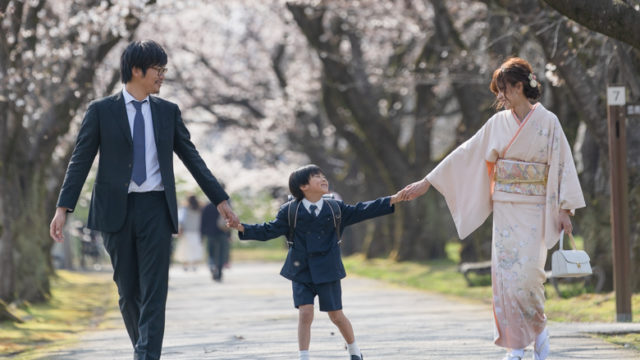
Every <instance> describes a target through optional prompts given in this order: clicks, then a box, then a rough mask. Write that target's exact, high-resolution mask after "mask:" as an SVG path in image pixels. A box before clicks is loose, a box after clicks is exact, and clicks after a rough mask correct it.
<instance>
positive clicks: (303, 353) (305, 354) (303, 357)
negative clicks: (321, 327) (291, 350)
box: [300, 350, 310, 360]
mask: <svg viewBox="0 0 640 360" xmlns="http://www.w3.org/2000/svg"><path fill="white" fill-rule="evenodd" d="M309 359H310V358H309V350H300V360H309Z"/></svg>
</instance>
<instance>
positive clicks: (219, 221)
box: [200, 204, 231, 282]
mask: <svg viewBox="0 0 640 360" xmlns="http://www.w3.org/2000/svg"><path fill="white" fill-rule="evenodd" d="M200 233H201V235H202V236H203V237H204V238H205V239H207V254H208V258H209V261H208V264H209V270H210V271H211V277H212V278H213V280H215V281H217V282H221V281H222V269H224V267H225V266H226V265H227V264H228V263H229V253H230V251H231V231H230V230H229V228H228V227H227V225H226V224H225V220H224V218H223V217H222V216H220V213H219V212H218V210H217V209H216V207H215V206H214V205H213V204H209V205H207V206H205V207H204V209H202V221H201V225H200Z"/></svg>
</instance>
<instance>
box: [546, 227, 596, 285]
mask: <svg viewBox="0 0 640 360" xmlns="http://www.w3.org/2000/svg"><path fill="white" fill-rule="evenodd" d="M563 237H564V230H563V231H562V232H560V247H559V248H558V250H556V251H554V252H553V255H552V256H551V276H552V277H580V276H589V275H591V264H590V263H589V254H587V252H586V251H584V250H576V243H575V241H574V240H573V235H571V234H569V239H570V240H571V246H572V247H573V250H563V249H562V238H563Z"/></svg>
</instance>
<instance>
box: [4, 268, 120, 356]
mask: <svg viewBox="0 0 640 360" xmlns="http://www.w3.org/2000/svg"><path fill="white" fill-rule="evenodd" d="M57 274H58V276H57V277H56V278H54V279H53V280H52V287H51V288H52V296H51V300H50V301H49V303H46V304H34V305H30V304H26V306H23V307H21V308H15V309H12V313H14V314H15V315H17V316H18V317H19V318H21V319H22V320H24V323H22V324H19V323H10V322H1V323H0V357H5V356H6V357H11V358H12V359H17V360H29V359H35V358H36V357H37V356H38V354H39V353H41V352H42V351H43V350H45V349H46V350H47V351H50V350H53V349H55V348H59V347H62V346H67V345H69V344H71V343H73V342H75V341H77V339H78V336H79V335H80V333H82V332H84V331H86V330H89V329H102V328H109V327H111V326H114V322H111V321H104V320H105V319H107V317H115V316H116V315H117V316H118V317H119V314H115V313H111V312H110V311H114V309H117V292H116V290H115V285H114V284H113V281H112V280H111V274H108V273H76V272H70V271H64V270H59V271H58V272H57Z"/></svg>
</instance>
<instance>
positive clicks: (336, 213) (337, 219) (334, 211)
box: [324, 199, 342, 244]
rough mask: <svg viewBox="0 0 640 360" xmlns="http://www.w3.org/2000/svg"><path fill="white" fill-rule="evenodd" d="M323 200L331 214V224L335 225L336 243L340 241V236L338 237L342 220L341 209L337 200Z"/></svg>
mask: <svg viewBox="0 0 640 360" xmlns="http://www.w3.org/2000/svg"><path fill="white" fill-rule="evenodd" d="M324 201H325V202H326V203H327V204H329V209H330V210H331V215H333V226H335V227H336V234H337V235H338V244H340V243H342V238H341V237H340V236H341V234H340V224H341V222H342V209H340V205H338V202H337V201H335V200H333V199H324Z"/></svg>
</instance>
